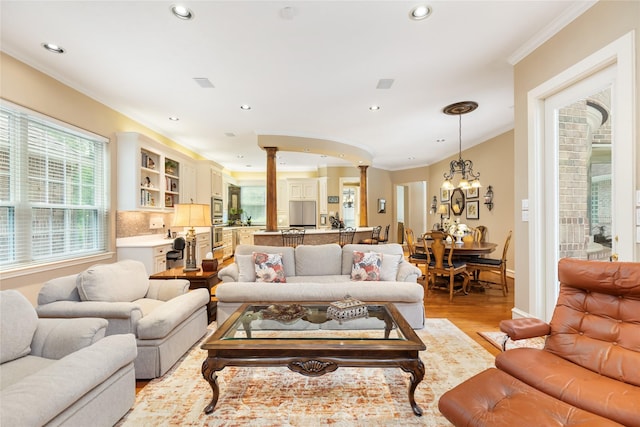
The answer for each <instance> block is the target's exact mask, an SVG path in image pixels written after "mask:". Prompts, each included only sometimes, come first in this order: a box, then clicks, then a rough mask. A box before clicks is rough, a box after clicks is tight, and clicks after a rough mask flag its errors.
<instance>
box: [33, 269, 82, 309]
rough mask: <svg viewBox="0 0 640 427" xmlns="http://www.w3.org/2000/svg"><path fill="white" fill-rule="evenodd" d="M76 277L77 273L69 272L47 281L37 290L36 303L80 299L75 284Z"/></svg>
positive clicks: (42, 303)
mask: <svg viewBox="0 0 640 427" xmlns="http://www.w3.org/2000/svg"><path fill="white" fill-rule="evenodd" d="M77 277H78V275H77V274H71V275H69V276H63V277H56V278H55V279H51V280H49V281H47V282H46V283H45V284H44V285H42V288H40V292H38V305H44V304H49V303H52V302H56V301H80V294H79V293H78V287H77V286H76V279H77Z"/></svg>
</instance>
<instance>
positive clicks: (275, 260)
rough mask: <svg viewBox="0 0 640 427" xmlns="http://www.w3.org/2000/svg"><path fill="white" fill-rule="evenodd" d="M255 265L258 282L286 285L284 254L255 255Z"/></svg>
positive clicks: (257, 253) (255, 253)
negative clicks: (283, 263)
mask: <svg viewBox="0 0 640 427" xmlns="http://www.w3.org/2000/svg"><path fill="white" fill-rule="evenodd" d="M253 260H254V261H253V262H254V264H255V271H256V282H266V283H286V281H287V278H286V277H285V275H284V266H283V265H282V254H265V253H262V252H254V253H253Z"/></svg>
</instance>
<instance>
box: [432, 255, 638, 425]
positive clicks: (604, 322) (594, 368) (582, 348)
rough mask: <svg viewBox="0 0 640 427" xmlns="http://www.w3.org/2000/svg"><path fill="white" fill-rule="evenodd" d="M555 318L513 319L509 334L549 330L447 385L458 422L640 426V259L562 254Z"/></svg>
mask: <svg viewBox="0 0 640 427" xmlns="http://www.w3.org/2000/svg"><path fill="white" fill-rule="evenodd" d="M558 277H559V279H560V293H559V296H558V302H557V304H556V307H555V310H554V313H553V316H552V319H551V322H550V324H549V325H545V324H544V322H542V321H539V320H535V319H511V320H505V321H502V322H501V323H500V329H501V330H503V331H504V332H506V333H507V334H508V335H509V337H510V338H511V339H523V338H531V337H533V336H539V333H540V332H541V331H542V332H543V333H545V332H548V336H547V339H546V342H545V346H544V349H533V348H517V349H513V350H507V351H505V352H503V353H501V354H499V355H498V356H497V357H496V367H497V368H498V369H494V368H492V369H488V370H486V371H484V372H481V373H480V374H478V375H476V376H475V377H472V378H470V379H469V380H467V381H465V382H463V383H462V384H460V385H458V386H456V387H455V388H453V389H452V390H449V391H448V392H446V393H445V394H444V395H443V396H442V397H441V398H440V401H439V403H438V406H439V408H440V411H441V412H442V414H443V415H444V416H445V417H447V419H448V420H449V421H451V422H452V423H453V424H454V425H456V426H462V425H464V426H482V425H485V426H513V425H521V426H527V425H536V426H538V425H540V426H541V425H581V426H591V425H593V426H608V425H625V426H640V263H622V262H621V263H609V262H602V261H581V260H575V259H568V258H567V259H562V260H560V262H559V265H558Z"/></svg>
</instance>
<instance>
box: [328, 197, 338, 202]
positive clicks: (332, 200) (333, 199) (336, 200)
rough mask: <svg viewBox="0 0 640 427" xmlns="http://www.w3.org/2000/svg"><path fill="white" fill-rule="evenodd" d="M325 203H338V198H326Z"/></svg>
mask: <svg viewBox="0 0 640 427" xmlns="http://www.w3.org/2000/svg"><path fill="white" fill-rule="evenodd" d="M327 203H340V197H339V196H327Z"/></svg>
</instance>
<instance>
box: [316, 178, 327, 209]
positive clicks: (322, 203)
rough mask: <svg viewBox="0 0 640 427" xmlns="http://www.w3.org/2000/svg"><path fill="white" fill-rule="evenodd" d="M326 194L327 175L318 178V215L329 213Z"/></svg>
mask: <svg viewBox="0 0 640 427" xmlns="http://www.w3.org/2000/svg"><path fill="white" fill-rule="evenodd" d="M327 194H328V192H327V177H326V176H325V177H322V178H318V199H319V201H318V210H319V211H320V215H326V214H328V213H329V207H328V204H327Z"/></svg>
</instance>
